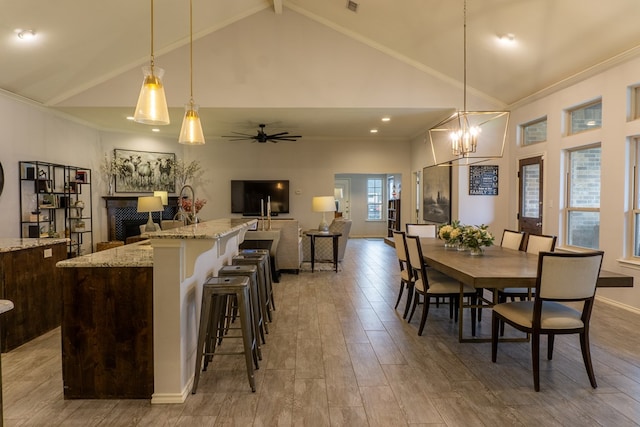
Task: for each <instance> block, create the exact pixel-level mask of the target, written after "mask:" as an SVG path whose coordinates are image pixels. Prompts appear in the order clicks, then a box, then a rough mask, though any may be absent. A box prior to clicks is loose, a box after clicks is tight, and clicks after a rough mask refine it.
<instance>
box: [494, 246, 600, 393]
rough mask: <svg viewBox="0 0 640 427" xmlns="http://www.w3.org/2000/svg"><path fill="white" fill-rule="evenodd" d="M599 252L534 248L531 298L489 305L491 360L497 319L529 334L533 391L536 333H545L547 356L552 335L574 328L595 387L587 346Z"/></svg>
mask: <svg viewBox="0 0 640 427" xmlns="http://www.w3.org/2000/svg"><path fill="white" fill-rule="evenodd" d="M603 257H604V252H602V251H594V252H585V253H558V252H540V253H539V254H538V271H537V278H536V298H535V300H533V301H513V302H505V303H501V304H496V305H495V306H494V307H493V315H492V321H491V361H492V362H494V363H495V362H496V359H497V354H498V329H499V326H500V322H506V323H507V324H509V325H511V326H513V327H514V328H516V329H518V330H520V331H523V332H526V333H528V334H531V361H532V365H533V385H534V388H535V391H540V335H547V336H548V344H547V359H549V360H552V358H553V344H554V337H555V336H556V335H558V334H579V335H580V348H581V350H582V359H583V361H584V365H585V368H586V370H587V375H588V376H589V382H590V383H591V387H593V388H596V387H597V386H598V385H597V383H596V378H595V375H594V372H593V366H592V363H591V352H590V349H589V320H590V319H591V312H592V309H593V301H594V298H595V292H596V282H597V281H598V276H599V275H600V267H601V265H602V258H603ZM568 301H578V302H582V309H581V310H578V309H575V308H572V307H569V306H567V305H565V304H563V302H568Z"/></svg>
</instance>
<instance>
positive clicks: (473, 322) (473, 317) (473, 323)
mask: <svg viewBox="0 0 640 427" xmlns="http://www.w3.org/2000/svg"><path fill="white" fill-rule="evenodd" d="M476 304H478V297H477V295H474V296H472V297H471V336H473V337H475V336H476V311H478V316H480V309H479V308H475V307H474V306H475V305H476Z"/></svg>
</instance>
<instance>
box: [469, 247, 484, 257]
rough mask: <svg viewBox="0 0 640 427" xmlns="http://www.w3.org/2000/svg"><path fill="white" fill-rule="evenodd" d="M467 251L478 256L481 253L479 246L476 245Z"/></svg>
mask: <svg viewBox="0 0 640 427" xmlns="http://www.w3.org/2000/svg"><path fill="white" fill-rule="evenodd" d="M469 253H470V254H471V255H473V256H479V255H482V253H483V251H482V248H481V247H477V248H471V250H470V251H469Z"/></svg>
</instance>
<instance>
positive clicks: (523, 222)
mask: <svg viewBox="0 0 640 427" xmlns="http://www.w3.org/2000/svg"><path fill="white" fill-rule="evenodd" d="M518 176H519V178H520V189H519V196H518V205H519V207H518V228H519V229H520V231H526V232H527V233H530V234H542V200H544V199H543V198H542V176H543V174H542V156H537V157H531V158H528V159H522V160H520V164H519V168H518Z"/></svg>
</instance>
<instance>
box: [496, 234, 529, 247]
mask: <svg viewBox="0 0 640 427" xmlns="http://www.w3.org/2000/svg"><path fill="white" fill-rule="evenodd" d="M523 238H524V231H513V230H504V231H503V232H502V241H501V242H500V246H502V247H503V248H508V249H515V250H516V251H518V250H520V247H521V246H522V240H523Z"/></svg>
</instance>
